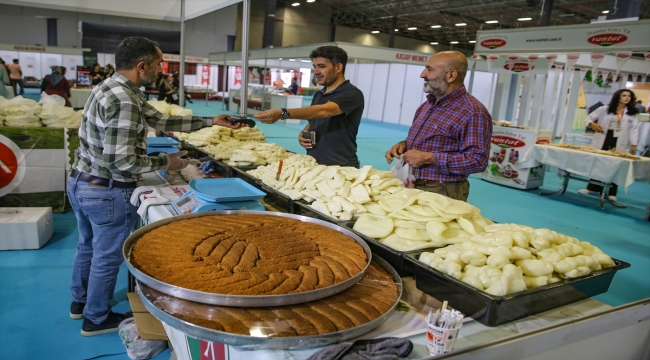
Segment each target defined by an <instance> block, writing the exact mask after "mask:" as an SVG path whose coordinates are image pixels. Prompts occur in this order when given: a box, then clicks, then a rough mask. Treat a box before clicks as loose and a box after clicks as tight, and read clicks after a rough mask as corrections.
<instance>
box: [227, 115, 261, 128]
mask: <svg viewBox="0 0 650 360" xmlns="http://www.w3.org/2000/svg"><path fill="white" fill-rule="evenodd" d="M226 120H228V121H229V122H230V123H232V124H233V125H235V124H239V123H242V124H245V125H248V127H255V125H257V124H256V123H255V120H252V119H249V118H247V117H245V116H226Z"/></svg>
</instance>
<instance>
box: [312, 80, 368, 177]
mask: <svg viewBox="0 0 650 360" xmlns="http://www.w3.org/2000/svg"><path fill="white" fill-rule="evenodd" d="M328 101H331V102H333V103H336V104H337V105H338V106H339V108H341V110H342V111H343V113H342V114H339V115H337V116H333V117H327V118H323V119H317V120H311V121H310V122H309V130H310V131H315V132H316V146H315V147H314V148H313V149H307V154H308V155H311V156H313V157H314V158H315V159H316V161H317V162H318V163H319V164H321V165H340V166H355V167H359V158H358V157H357V132H358V131H359V124H360V123H361V115H362V114H363V93H362V92H361V90H359V89H358V88H357V87H356V86H354V85H352V84H350V81H349V80H346V81H345V82H343V83H342V84H341V85H339V86H338V87H337V88H336V89H334V91H331V92H329V93H327V94H325V93H323V90H321V91H317V92H316V93H315V94H314V99H313V100H312V102H311V104H312V105H320V104H325V103H327V102H328Z"/></svg>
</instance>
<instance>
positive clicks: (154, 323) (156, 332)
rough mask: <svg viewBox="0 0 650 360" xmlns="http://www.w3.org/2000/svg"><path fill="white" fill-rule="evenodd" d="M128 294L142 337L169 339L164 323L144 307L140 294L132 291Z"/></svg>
mask: <svg viewBox="0 0 650 360" xmlns="http://www.w3.org/2000/svg"><path fill="white" fill-rule="evenodd" d="M127 296H128V298H129V303H130V304H131V311H132V312H133V317H134V318H135V326H136V327H137V328H138V333H140V337H141V338H143V339H144V340H168V338H167V333H166V332H165V328H164V327H163V325H162V323H161V322H160V320H158V319H156V318H155V317H154V316H153V315H151V313H150V312H149V311H148V310H147V308H145V307H144V304H143V303H142V300H140V295H138V294H136V293H133V292H130V293H128V294H127Z"/></svg>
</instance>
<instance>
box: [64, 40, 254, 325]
mask: <svg viewBox="0 0 650 360" xmlns="http://www.w3.org/2000/svg"><path fill="white" fill-rule="evenodd" d="M161 62H162V52H161V51H160V48H158V45H157V44H156V43H155V42H153V41H151V40H148V39H145V38H141V37H131V38H127V39H124V41H122V42H121V43H120V44H119V46H118V47H117V51H116V53H115V64H116V70H117V72H116V73H115V74H113V75H112V76H111V77H109V78H108V79H106V80H104V81H102V82H101V83H100V84H99V85H97V87H95V88H94V89H93V90H92V92H91V93H90V96H89V97H88V101H86V105H85V106H84V110H83V118H82V122H81V127H80V128H79V149H78V150H77V152H76V157H75V162H74V164H73V165H72V172H71V176H70V179H69V180H68V188H67V191H68V196H69V198H70V203H71V204H72V208H73V209H74V211H75V215H76V217H77V226H78V228H79V243H78V244H77V253H76V255H75V259H74V266H73V271H72V285H71V286H70V290H71V292H72V304H71V306H70V317H71V318H73V319H81V318H83V319H84V321H83V325H82V327H81V334H82V335H84V336H93V335H99V334H103V333H107V332H111V331H117V326H118V325H119V323H120V322H121V321H122V320H124V319H125V318H127V315H125V314H118V313H114V312H112V311H111V307H110V305H109V301H110V300H111V298H112V297H113V292H114V290H115V283H116V281H117V273H118V270H119V266H120V265H121V264H122V262H123V260H124V259H123V257H122V253H121V250H122V245H123V244H124V241H125V240H126V238H127V237H128V236H129V234H130V233H131V230H132V229H133V226H134V224H135V223H136V220H137V218H138V214H137V212H136V210H137V209H136V207H135V206H133V205H131V203H130V201H129V200H130V198H131V194H132V193H133V190H134V189H135V187H136V181H137V180H138V176H139V175H140V174H141V173H145V172H150V171H155V170H161V169H165V170H169V171H173V170H181V169H183V168H184V167H185V166H187V164H188V163H189V160H187V159H181V156H184V155H186V154H187V151H181V152H178V153H175V154H168V155H164V156H148V155H147V140H146V135H147V125H148V126H151V127H153V128H155V129H156V130H173V131H189V130H195V129H199V128H201V127H203V126H211V125H221V126H226V127H230V128H240V127H241V126H242V125H241V124H238V125H231V124H230V122H228V121H226V120H225V115H220V116H216V117H214V118H211V117H208V118H201V117H196V116H170V115H165V114H161V113H159V112H158V111H157V110H156V109H154V108H153V107H152V106H151V105H149V104H148V103H147V102H145V101H144V94H143V93H142V92H141V91H140V90H139V88H140V87H141V86H148V85H150V84H152V83H153V81H154V80H155V79H156V76H157V75H158V72H159V71H161V67H160V64H161Z"/></svg>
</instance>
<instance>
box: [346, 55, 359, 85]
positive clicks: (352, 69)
mask: <svg viewBox="0 0 650 360" xmlns="http://www.w3.org/2000/svg"><path fill="white" fill-rule="evenodd" d="M345 78H346V79H347V80H350V82H351V83H352V85H354V86H357V65H356V64H355V63H354V62H352V61H350V60H348V64H347V65H345Z"/></svg>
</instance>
